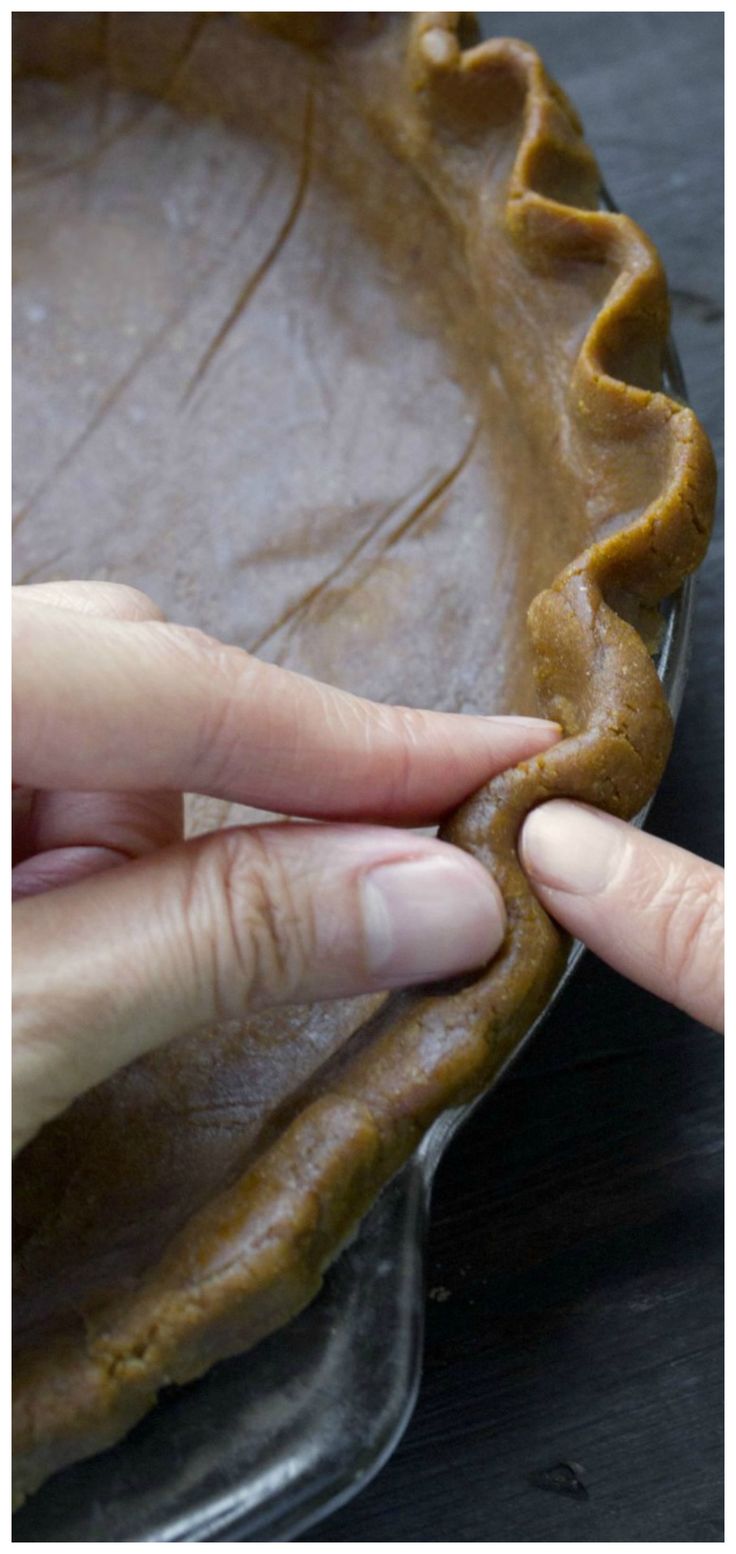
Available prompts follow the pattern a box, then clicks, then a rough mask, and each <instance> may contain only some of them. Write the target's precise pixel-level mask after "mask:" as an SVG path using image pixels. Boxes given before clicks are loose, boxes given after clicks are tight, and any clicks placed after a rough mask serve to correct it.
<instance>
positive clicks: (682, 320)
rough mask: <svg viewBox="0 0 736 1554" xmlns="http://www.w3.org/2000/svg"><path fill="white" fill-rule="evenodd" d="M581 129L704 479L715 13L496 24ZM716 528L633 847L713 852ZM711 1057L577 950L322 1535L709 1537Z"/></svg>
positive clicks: (683, 1026)
mask: <svg viewBox="0 0 736 1554" xmlns="http://www.w3.org/2000/svg"><path fill="white" fill-rule="evenodd" d="M483 22H484V29H485V31H486V32H488V33H490V32H494V33H509V34H512V35H514V36H517V37H521V38H524V39H526V40H528V41H529V42H531V43H533V44H535V45H536V46H537V47H538V48H539V49H540V51H541V53H542V55H543V57H544V59H545V61H546V63H547V65H548V67H549V69H550V70H551V72H552V73H553V74H554V75H555V76H556V77H557V79H558V80H559V81H560V82H561V83H562V85H563V86H564V87H565V88H566V90H567V91H568V92H569V94H570V96H571V97H572V99H573V101H574V102H575V103H576V105H577V107H578V109H579V111H580V112H581V114H582V116H583V119H584V122H585V126H586V131H587V134H588V138H589V140H590V142H591V144H592V145H593V147H594V149H595V151H596V153H597V155H598V158H599V161H600V164H601V167H602V169H603V172H604V175H605V178H606V181H607V183H608V186H609V188H610V190H611V192H612V194H613V196H614V198H615V200H616V201H617V203H618V205H619V206H620V207H621V208H622V209H623V210H625V211H627V212H628V213H629V214H631V215H632V216H634V217H635V218H636V219H637V220H638V221H639V222H640V223H641V225H642V226H643V227H644V228H645V229H646V231H647V232H648V233H649V234H650V235H651V236H652V237H653V238H654V240H655V242H656V243H657V244H658V246H659V248H660V250H661V252H662V255H663V258H664V261H665V264H666V267H667V271H668V275H669V279H670V285H671V289H672V298H673V319H674V332H675V337H676V340H677V344H678V347H679V350H680V354H681V357H682V360H683V365H684V369H685V374H686V378H687V383H688V389H689V395H690V399H691V402H692V403H693V405H694V406H695V408H696V409H697V411H698V413H699V414H700V416H701V418H702V419H703V421H704V423H705V425H706V427H707V429H708V431H709V433H710V435H711V437H712V439H713V442H714V445H715V448H716V452H717V454H718V457H719V460H720V459H721V456H722V452H723V435H722V350H723V257H722V254H723V238H722V209H723V156H722V144H723V140H722V136H723V127H722V126H723V117H722V116H723V18H722V15H721V14H720V13H716V12H710V13H703V14H697V13H695V12H690V13H685V12H682V13H675V12H659V13H651V12H649V13H647V12H645V13H641V14H637V13H633V12H619V13H580V12H578V13H573V12H560V13H541V12H532V13H529V14H526V13H521V12H510V13H498V12H494V13H493V15H492V16H491V15H486V16H484V18H483ZM721 589H722V528H721V526H720V525H719V528H718V532H717V534H716V537H715V539H714V542H713V544H712V547H711V551H710V554H709V557H708V560H707V562H706V564H705V566H704V568H703V570H702V573H701V577H700V583H699V588H698V603H697V613H696V623H695V630H694V635H693V643H692V662H691V670H690V678H689V683H688V689H687V693H686V697H685V702H684V706H683V709H682V714H681V717H680V723H679V727H678V731H677V737H676V742H675V748H674V752H673V755H672V759H671V762H670V765H669V769H668V772H667V775H666V777H665V780H664V783H663V785H662V788H661V791H660V793H659V795H658V797H657V800H656V802H655V805H654V807H653V809H652V812H651V815H650V819H649V822H648V824H649V828H650V829H651V830H652V831H655V832H658V833H659V834H660V835H662V836H666V837H668V838H669V839H670V840H672V841H674V842H677V843H679V844H680V845H681V846H684V847H687V848H690V849H691V850H693V851H695V852H698V853H700V854H702V855H703V856H705V857H707V858H712V859H714V860H716V861H719V862H720V861H721V848H722V813H723V768H722V759H723V749H722V727H723V682H722V650H723V605H722V592H721ZM721 1091H722V1045H721V1043H720V1041H719V1040H717V1039H716V1038H715V1037H714V1036H712V1035H711V1034H710V1033H708V1032H707V1031H705V1030H703V1029H702V1027H700V1026H698V1025H697V1024H695V1022H694V1021H692V1020H689V1019H687V1018H686V1017H685V1016H684V1015H681V1014H678V1013H676V1012H675V1011H674V1010H672V1009H670V1008H668V1007H667V1006H666V1005H664V1004H662V1003H660V1002H659V1001H658V1000H656V999H654V998H652V997H650V996H648V995H647V994H645V993H642V992H640V991H638V990H637V989H636V988H634V987H632V986H629V985H628V984H626V983H624V982H623V981H622V980H621V979H620V978H619V977H617V976H616V975H614V973H613V972H610V971H608V970H607V968H606V967H604V966H603V965H602V964H601V963H600V962H598V961H596V960H594V958H593V957H592V956H589V957H587V958H586V959H585V960H584V962H583V965H582V968H581V969H580V971H579V973H578V976H577V978H576V979H575V981H574V983H573V985H572V986H571V987H570V988H569V989H568V991H567V993H566V995H565V996H564V997H563V998H562V1000H561V1001H560V1003H559V1004H558V1006H557V1008H556V1009H555V1011H554V1013H553V1014H552V1016H551V1017H550V1019H549V1020H548V1021H547V1022H546V1024H545V1026H544V1027H543V1030H542V1032H541V1033H540V1035H539V1037H538V1038H537V1040H536V1041H535V1043H534V1044H533V1046H532V1048H531V1050H527V1052H526V1053H525V1054H524V1056H523V1057H522V1058H521V1060H520V1061H519V1063H518V1064H517V1066H516V1067H515V1068H514V1069H513V1070H512V1072H511V1073H510V1074H509V1076H508V1077H507V1079H506V1080H505V1082H504V1083H503V1084H502V1085H501V1087H500V1088H499V1090H498V1091H497V1092H496V1093H495V1094H494V1095H492V1096H491V1097H490V1098H489V1100H488V1101H487V1102H486V1104H485V1106H484V1107H482V1108H481V1109H480V1111H479V1112H478V1113H477V1114H476V1115H475V1116H474V1118H473V1119H472V1121H471V1122H470V1123H469V1124H468V1126H467V1127H466V1128H465V1130H464V1131H463V1132H462V1133H461V1135H460V1137H459V1138H458V1139H457V1140H456V1142H455V1144H454V1145H453V1147H452V1148H451V1150H450V1152H449V1154H448V1155H447V1156H446V1158H445V1161H444V1162H443V1166H442V1169H441V1171H440V1175H439V1178H438V1182H437V1187H436V1193H435V1200H434V1208H433V1215H432V1225H431V1233H430V1244H429V1255H428V1265H427V1335H426V1351H425V1375H424V1382H423V1386H422V1390H421V1394H420V1398H419V1402H418V1405H417V1409H416V1412H415V1415H414V1418H413V1420H412V1422H411V1424H410V1426H409V1429H408V1431H407V1433H406V1436H405V1437H404V1440H403V1442H402V1444H401V1445H400V1447H399V1449H398V1450H397V1452H396V1453H395V1455H394V1457H393V1458H392V1460H391V1461H390V1462H389V1464H388V1466H387V1467H386V1468H384V1470H383V1472H382V1473H381V1474H380V1475H379V1477H378V1478H377V1479H375V1480H374V1482H373V1483H372V1484H371V1485H369V1487H368V1488H367V1489H366V1490H365V1491H364V1492H363V1494H362V1495H360V1496H359V1497H358V1498H357V1499H356V1500H355V1501H353V1502H352V1504H350V1505H349V1506H347V1507H346V1508H345V1509H344V1510H342V1511H341V1512H339V1513H337V1514H336V1515H334V1516H333V1517H331V1518H330V1519H329V1520H328V1521H326V1522H324V1523H323V1524H322V1525H321V1526H320V1527H319V1528H316V1529H314V1530H313V1532H311V1533H309V1534H307V1537H308V1538H309V1539H320V1540H323V1541H325V1542H342V1541H344V1542H364V1541H368V1540H374V1539H375V1540H377V1541H381V1542H439V1541H444V1540H448V1541H449V1540H453V1539H458V1540H462V1541H465V1540H468V1541H481V1542H483V1541H489V1542H491V1541H493V1542H495V1541H511V1542H521V1541H530V1542H535V1541H536V1542H560V1541H565V1542H586V1541H595V1542H598V1541H601V1542H609V1541H614V1540H626V1541H644V1540H654V1541H663V1542H665V1541H675V1542H679V1541H685V1540H693V1541H696V1542H698V1541H699V1542H717V1541H720V1540H721V1539H722V1537H723V1530H722V1448H721V1426H722V1282H721V1258H722V1223H721V1215H722V1201H721V1192H722V1181H721V1148H722V1117H721Z"/></svg>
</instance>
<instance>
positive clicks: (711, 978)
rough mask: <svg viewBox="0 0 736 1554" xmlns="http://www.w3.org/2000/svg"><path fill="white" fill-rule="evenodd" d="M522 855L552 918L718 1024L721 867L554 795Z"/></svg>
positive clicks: (536, 818) (536, 816)
mask: <svg viewBox="0 0 736 1554" xmlns="http://www.w3.org/2000/svg"><path fill="white" fill-rule="evenodd" d="M519 855H520V858H521V863H522V866H523V868H524V869H525V870H526V873H527V875H528V878H529V881H530V883H531V884H532V886H533V888H534V890H535V892H536V894H537V895H538V897H539V899H540V901H541V902H542V905H543V906H544V907H546V909H547V911H548V912H549V914H550V916H551V917H554V918H555V919H556V921H557V922H558V923H561V924H562V926H563V928H566V929H568V931H569V932H570V933H571V934H574V935H575V937H576V938H577V939H582V940H583V943H584V944H587V945H588V947H589V948H590V949H591V950H594V951H595V953H596V954H597V955H600V957H601V959H602V960H605V961H607V962H608V964H609V966H613V967H614V968H615V969H616V970H617V971H620V972H622V973H623V974H624V976H627V977H631V979H632V981H634V982H638V983H639V984H640V985H641V986H642V987H645V988H648V990H649V991H650V992H651V993H657V994H659V997H660V998H665V999H667V1000H668V1001H669V1003H672V1004H675V1005H676V1006H677V1007H678V1008H679V1009H684V1010H685V1011H686V1012H687V1013H688V1014H691V1015H693V1016H694V1017H695V1019H696V1020H702V1022H703V1024H704V1025H711V1026H712V1027H713V1028H714V1029H715V1030H721V1031H722V1030H723V870H722V869H720V868H718V867H717V865H716V864H714V863H706V862H704V861H703V859H702V858H696V857H694V856H693V854H692V853H688V852H685V851H684V850H683V848H681V847H674V846H673V845H672V843H671V842H663V841H660V840H659V838H658V837H655V836H650V835H649V834H648V833H647V832H646V831H638V830H637V829H636V827H634V826H631V825H627V824H626V823H625V821H623V820H615V819H614V818H613V817H612V816H611V815H605V814H602V813H601V812H600V811H599V810H595V809H591V808H589V806H588V805H587V804H573V803H570V802H568V801H567V800H566V799H553V800H550V801H549V802H548V803H546V804H542V805H541V806H540V807H539V809H535V810H533V811H532V813H531V814H530V815H529V816H528V817H527V819H526V821H525V823H524V825H523V827H522V832H521V839H520V847H519Z"/></svg>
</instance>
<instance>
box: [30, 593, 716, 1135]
mask: <svg viewBox="0 0 736 1554" xmlns="http://www.w3.org/2000/svg"><path fill="white" fill-rule="evenodd" d="M13 615H14V622H13V633H14V669H13V721H14V760H13V780H14V789H15V791H14V868H13V896H14V907H13V918H14V922H13V940H14V956H13V993H14V1037H13V1103H14V1148H15V1149H19V1148H21V1147H22V1146H23V1145H24V1144H25V1143H27V1142H28V1141H29V1140H30V1139H31V1138H32V1137H33V1136H34V1134H35V1133H36V1132H38V1130H39V1128H40V1127H42V1126H43V1124H44V1123H45V1122H46V1121H48V1120H50V1119H51V1118H52V1117H54V1116H56V1115H57V1114H58V1113H60V1112H62V1111H63V1110H65V1108H66V1107H67V1106H69V1105H70V1104H71V1102H72V1101H73V1100H74V1099H75V1098H76V1097H77V1096H78V1095H80V1094H81V1093H82V1092H83V1091H85V1090H87V1089H89V1088H90V1087H91V1086H93V1085H95V1084H97V1083H99V1082H100V1081H101V1080H103V1079H105V1078H107V1077H108V1076H109V1075H110V1074H112V1073H114V1072H115V1070H116V1069H118V1068H120V1067H122V1066H123V1065H125V1064H126V1063H129V1062H131V1061H132V1060H133V1059H134V1058H136V1057H138V1056H140V1055H141V1054H142V1053H144V1052H147V1051H150V1050H152V1049H153V1048H155V1047H157V1046H159V1045H161V1044H162V1043H163V1042H166V1041H168V1040H170V1039H171V1038H172V1037H175V1036H176V1035H178V1034H180V1033H182V1031H184V1030H196V1029H198V1028H199V1027H202V1028H204V1027H206V1026H207V1025H209V1024H211V1023H212V1022H213V1021H215V1020H217V1019H222V1018H234V1017H237V1016H240V1015H242V1014H244V1012H245V1011H246V1010H247V1009H248V1008H263V1007H265V1006H268V1005H273V1004H279V1003H298V1002H306V1001H309V1000H313V999H318V998H326V997H327V998H330V997H344V996H349V995H351V994H357V993H361V992H370V991H373V990H377V989H383V988H388V987H400V986H407V985H411V984H417V983H421V982H423V981H427V980H429V979H434V978H436V977H438V976H450V975H453V974H456V973H459V972H463V971H469V970H472V969H474V968H475V967H478V966H482V965H484V964H486V963H487V962H488V961H489V960H490V959H491V958H492V957H493V955H494V954H495V953H496V951H497V950H498V948H499V946H500V944H501V941H502V939H503V936H504V932H505V927H506V918H505V909H504V904H503V900H502V897H501V894H500V891H499V890H498V888H497V886H496V884H495V883H494V881H493V880H492V879H491V877H490V875H489V874H488V873H487V872H486V870H484V869H483V868H482V867H481V865H480V864H479V863H477V862H476V861H475V860H474V859H472V858H470V857H468V856H467V855H466V854H465V853H462V852H460V851H459V850H458V849H456V848H454V847H451V846H449V845H448V844H447V843H444V842H440V841H438V840H436V839H435V838H433V837H427V836H422V835H418V834H417V833H416V832H414V831H412V830H411V829H409V828H410V827H412V826H420V825H422V826H427V825H431V824H433V823H434V822H436V821H437V820H438V819H439V818H440V817H441V816H442V815H443V814H444V813H446V812H447V811H448V810H450V809H452V808H453V807H454V806H455V805H456V804H458V803H459V802H460V801H461V800H462V799H463V798H465V797H466V796H467V795H468V794H469V793H472V792H473V791H474V790H475V789H476V788H478V787H479V786H481V784H482V783H484V782H486V781H487V780H488V779H489V778H490V777H492V776H493V775H494V774H495V773H496V772H499V771H502V770H503V769H504V768H506V767H508V766H511V765H514V764H516V763H517V762H518V761H520V760H523V759H525V758H528V757H530V756H532V755H534V754H537V753H538V752H540V751H542V750H545V749H548V748H549V747H550V746H551V745H552V744H553V743H555V741H556V740H557V739H558V738H559V737H560V730H559V729H558V728H557V726H556V725H555V724H551V723H546V722H544V721H542V720H538V719H529V718H482V717H466V716H459V715H454V714H449V713H430V712H423V711H419V710H415V709H406V708H396V707H387V706H382V705H379V704H375V703H371V702H368V701H365V700H362V699H360V698H358V697H355V696H350V695H348V694H347V693H345V692H343V691H338V690H336V689H335V688H333V687H330V686H325V685H319V684H317V683H316V682H315V681H312V680H308V679H306V678H303V677H301V676H299V675H295V674H292V673H290V672H289V671H286V670H282V669H279V668H276V667H275V666H273V665H269V664H264V663H262V662H260V661H259V660H257V659H254V658H252V657H250V656H249V655H248V654H247V653H244V652H242V651H241V650H239V649H237V648H234V647H229V646H227V645H225V644H223V643H220V642H217V641H216V640H215V639H213V638H210V637H206V636H204V635H203V634H202V633H200V632H196V631H193V630H190V629H189V628H185V627H182V626H176V625H172V624H170V623H168V622H166V621H164V619H163V618H162V616H161V613H160V611H159V610H158V609H157V607H156V606H155V605H154V604H153V603H152V602H151V600H150V599H148V598H147V597H146V596H145V595H143V594H141V593H139V592H137V590H135V589H132V588H126V587H123V586H121V585H116V584H107V583H83V582H78V583H77V582H64V583H46V584H42V585H39V586H36V587H26V588H18V589H15V590H14V609H13ZM185 792H196V793H204V794H209V795H211V796H213V797H217V798H224V799H228V800H231V801H233V802H237V803H243V804H250V805H253V806H256V807H257V808H261V809H267V810H271V811H274V812H277V813H281V814H285V815H289V816H293V817H298V818H300V819H303V820H309V821H316V822H318V824H309V825H304V824H298V823H294V822H293V821H290V822H282V823H279V822H276V823H270V824H264V825H257V826H247V827H246V826H243V827H236V828H234V829H229V830H226V831H219V832H218V831H215V832H211V833H209V834H207V835H206V836H203V837H199V838H197V839H193V840H188V841H184V840H183V838H182V794H183V793H185ZM520 856H521V859H522V863H523V865H524V867H525V869H526V871H527V874H528V876H529V878H530V881H531V883H532V885H533V887H534V889H535V890H536V891H537V893H538V895H539V896H540V899H541V900H542V902H543V903H544V905H545V906H546V907H547V909H548V910H549V912H550V913H551V914H552V915H553V916H554V917H555V918H556V919H557V921H558V922H560V923H561V924H562V925H563V926H564V927H565V928H567V929H569V930H570V931H571V932H572V933H574V934H575V935H577V937H579V938H581V939H583V940H584V941H585V942H586V943H587V944H589V945H590V947H591V948H592V949H594V950H595V951H596V952H597V953H598V954H599V955H601V956H602V957H603V959H605V960H607V961H609V963H610V964H611V965H612V966H614V967H615V968H616V969H617V970H619V971H621V972H623V973H624V974H625V975H627V976H629V977H632V978H633V979H634V980H635V981H637V982H640V983H641V984H642V985H643V986H645V987H647V988H649V989H651V990H652V991H654V992H656V993H659V994H660V995H661V996H662V997H665V998H668V999H670V1000H671V1001H672V1002H673V1003H675V1004H677V1005H678V1006H679V1007H681V1008H682V1009H685V1010H687V1011H688V1012H689V1013H690V1014H692V1015H694V1016H695V1017H696V1018H697V1019H699V1020H702V1021H703V1022H704V1023H705V1024H709V1025H712V1026H714V1027H720V1026H721V1025H722V1018H723V996H722V962H723V876H722V871H721V870H719V869H717V868H716V867H715V866H714V865H712V864H707V863H704V862H703V861H701V860H700V859H698V858H694V857H692V856H691V855H690V854H688V853H686V852H683V851H682V850H681V849H679V848H676V847H673V846H671V845H670V844H669V843H666V842H663V841H659V840H658V839H656V838H654V837H652V836H649V835H645V834H643V833H640V832H638V831H636V830H634V829H633V828H632V827H630V826H627V825H625V824H624V823H623V822H620V821H614V820H611V819H610V818H609V817H607V816H603V815H600V814H599V813H597V812H596V811H594V810H590V809H588V808H587V807H586V806H584V805H579V804H571V803H567V802H566V801H561V800H555V801H552V802H550V803H548V804H545V805H543V806H542V807H541V808H540V809H539V810H537V811H535V812H534V813H533V815H531V816H530V817H529V818H528V819H527V821H526V823H525V826H524V828H523V831H522V835H521V839H520Z"/></svg>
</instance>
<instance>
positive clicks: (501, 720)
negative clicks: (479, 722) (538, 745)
mask: <svg viewBox="0 0 736 1554" xmlns="http://www.w3.org/2000/svg"><path fill="white" fill-rule="evenodd" d="M485 722H486V723H497V724H499V725H503V724H508V726H509V728H529V729H537V730H538V731H539V733H540V734H551V735H554V736H555V738H556V739H560V738H561V737H562V727H561V725H560V724H559V723H553V722H551V721H550V719H549V718H516V717H508V718H505V717H501V716H498V715H494V716H488V717H486V719H485Z"/></svg>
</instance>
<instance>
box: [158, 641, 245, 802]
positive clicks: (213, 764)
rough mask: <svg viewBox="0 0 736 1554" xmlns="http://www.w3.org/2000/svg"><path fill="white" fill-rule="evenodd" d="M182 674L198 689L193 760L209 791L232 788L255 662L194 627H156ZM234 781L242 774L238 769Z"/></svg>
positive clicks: (241, 746) (239, 763)
mask: <svg viewBox="0 0 736 1554" xmlns="http://www.w3.org/2000/svg"><path fill="white" fill-rule="evenodd" d="M153 629H154V630H155V632H156V636H157V641H158V643H159V645H160V646H162V647H163V648H164V650H165V651H166V652H167V653H169V654H171V655H173V657H174V659H175V660H178V661H179V667H180V670H181V673H182V674H183V675H186V676H187V677H188V679H189V680H190V681H191V680H192V679H194V681H195V683H196V684H197V685H198V694H197V696H196V699H195V704H196V707H197V713H196V717H195V718H194V720H193V725H194V726H193V727H192V729H191V733H190V738H191V759H192V761H193V763H194V765H195V766H196V769H197V771H198V772H200V773H202V774H206V780H207V782H208V785H209V786H210V787H217V788H218V789H220V788H223V787H226V786H228V783H229V780H230V779H231V778H232V777H233V764H234V762H237V763H238V768H239V767H240V765H241V764H242V754H243V705H244V698H245V696H246V695H247V696H250V695H251V692H252V689H253V682H254V680H255V678H256V676H257V675H258V673H259V672H260V669H261V667H262V666H261V665H260V664H259V662H258V660H257V659H254V658H252V657H251V656H250V654H248V653H246V652H245V651H243V649H241V648H237V647H233V646H231V645H229V644H227V643H223V642H218V641H217V639H216V638H215V637H210V636H208V635H207V634H206V633H205V632H203V631H199V630H197V629H196V628H195V627H189V626H178V625H172V624H171V623H169V622H164V623H163V624H162V625H157V626H156V627H154V628H153ZM235 775H236V776H239V775H241V774H240V772H239V770H238V771H236V772H235Z"/></svg>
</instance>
